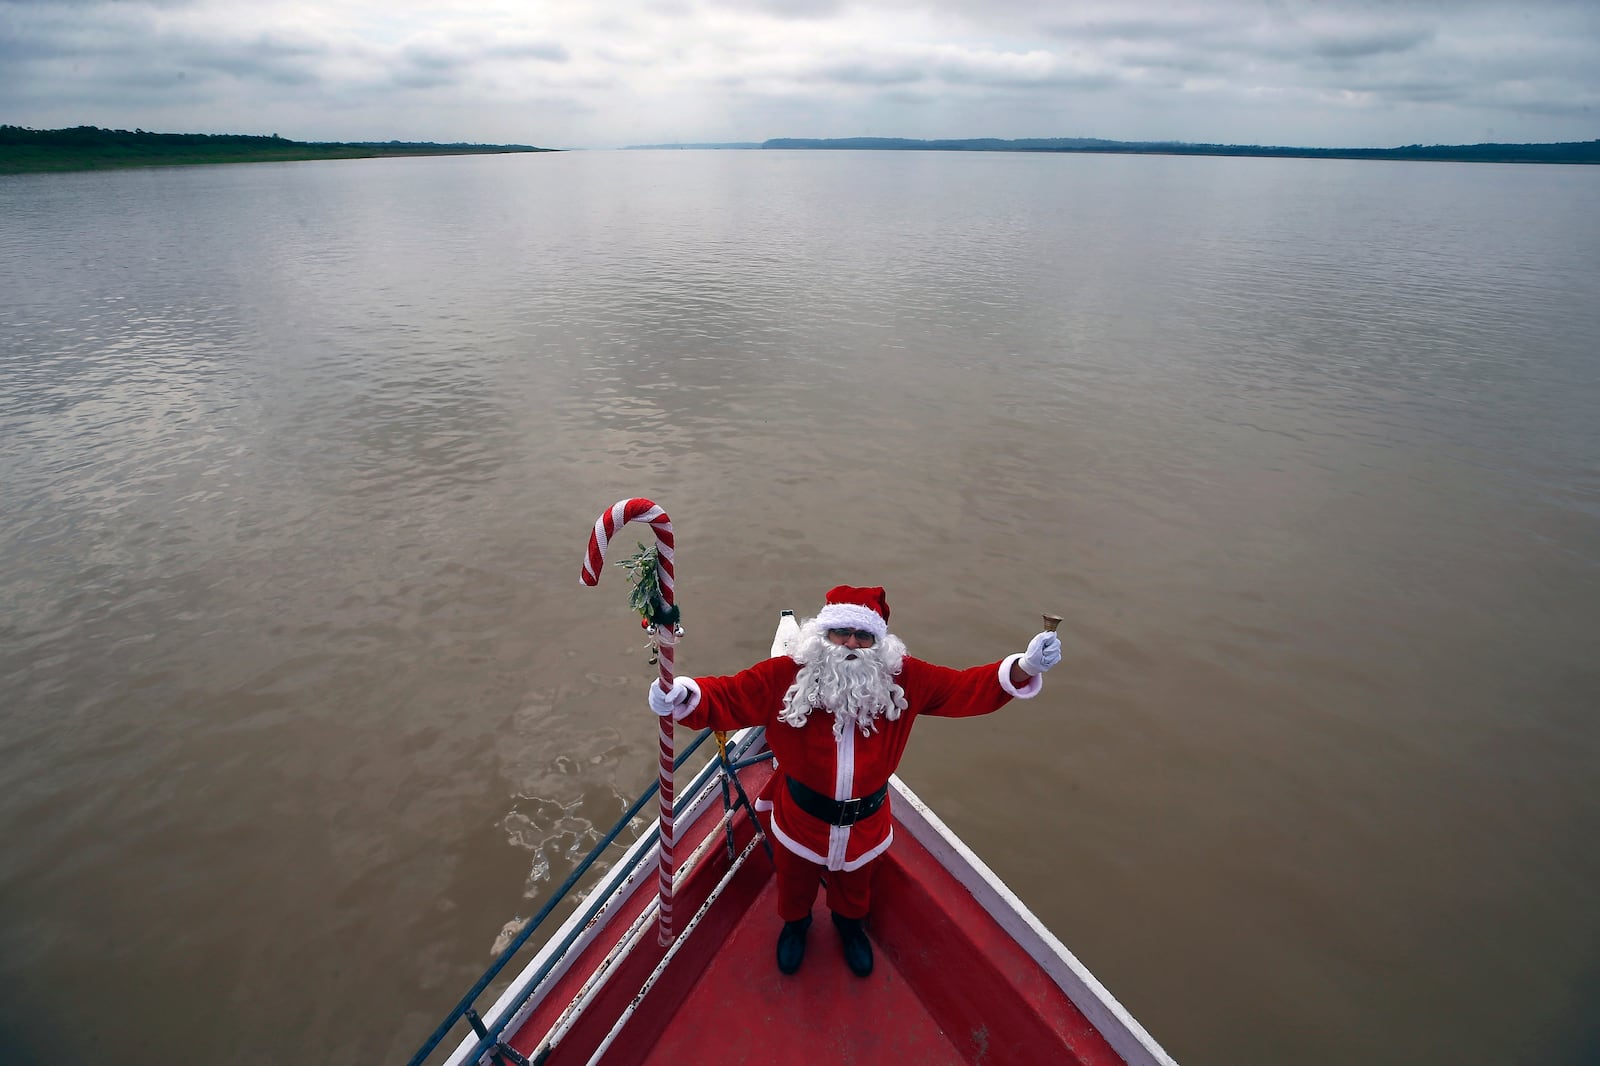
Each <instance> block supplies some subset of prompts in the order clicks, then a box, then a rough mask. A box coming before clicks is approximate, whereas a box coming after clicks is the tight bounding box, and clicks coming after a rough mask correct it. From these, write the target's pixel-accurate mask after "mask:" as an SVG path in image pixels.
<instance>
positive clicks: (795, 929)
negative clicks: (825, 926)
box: [778, 914, 811, 973]
mask: <svg viewBox="0 0 1600 1066" xmlns="http://www.w3.org/2000/svg"><path fill="white" fill-rule="evenodd" d="M810 928H811V915H809V914H808V915H806V916H805V917H804V918H801V919H800V920H799V921H798V922H784V923H783V932H781V933H779V934H778V969H780V970H782V971H783V972H784V973H794V972H795V971H796V970H798V969H799V968H800V964H801V963H802V962H804V961H805V959H806V930H808V929H810Z"/></svg>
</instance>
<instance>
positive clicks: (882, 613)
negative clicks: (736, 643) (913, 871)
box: [650, 585, 1061, 977]
mask: <svg viewBox="0 0 1600 1066" xmlns="http://www.w3.org/2000/svg"><path fill="white" fill-rule="evenodd" d="M1060 661H1061V642H1060V640H1058V639H1057V637H1056V635H1055V634H1054V633H1049V632H1045V633H1040V634H1039V635H1038V636H1036V637H1034V638H1033V640H1032V641H1030V642H1029V644H1028V649H1027V651H1025V652H1019V653H1017V654H1015V655H1008V656H1007V657H1006V658H1004V659H1002V660H1000V661H999V662H994V663H989V664H988V665H986V666H974V667H972V668H971V669H969V670H952V669H950V668H949V667H946V666H936V665H934V664H933V663H928V662H923V661H922V660H921V659H914V658H912V657H911V656H909V655H907V654H906V646H905V644H904V643H903V642H902V641H901V640H900V638H899V637H896V636H894V635H893V634H891V633H890V632H889V602H888V600H887V599H886V598H885V597H884V593H883V589H881V588H854V587H851V586H848V585H840V586H839V587H837V588H834V589H832V590H830V591H829V592H828V597H827V604H826V605H825V606H824V607H823V608H822V610H821V611H820V612H818V614H817V616H816V617H815V618H813V619H810V620H809V621H807V622H806V623H805V624H804V625H803V626H801V627H800V635H799V637H798V639H797V640H796V642H795V647H794V652H793V655H792V656H780V657H778V658H774V659H768V660H766V661H765V662H761V663H757V664H756V665H755V666H752V667H750V668H749V669H748V670H742V671H740V672H739V673H737V674H732V675H730V676H727V677H701V678H686V677H680V678H678V679H676V680H675V681H674V682H673V686H672V688H671V690H669V691H667V692H662V691H661V687H660V686H659V685H651V686H650V709H651V710H652V711H654V712H655V713H656V714H658V715H661V716H662V717H667V716H671V717H672V718H673V720H674V721H677V722H680V723H682V724H683V725H685V726H688V727H690V728H692V729H703V728H705V727H707V726H709V727H711V728H712V729H721V730H729V729H738V728H741V727H745V726H757V725H764V726H766V727H767V743H768V745H769V746H770V747H771V748H772V752H773V755H774V756H775V757H776V766H777V768H778V772H777V773H776V774H774V775H773V777H772V780H771V782H770V783H769V784H768V786H767V788H766V790H765V791H764V792H763V793H762V795H761V797H760V798H759V799H757V800H756V809H757V810H760V811H764V812H770V814H769V820H770V821H769V824H770V828H771V832H772V836H774V837H775V838H776V839H777V841H778V844H779V845H780V846H779V847H776V848H774V849H773V856H774V859H775V861H776V864H777V881H778V916H779V917H780V918H782V919H783V923H784V924H783V931H782V932H781V933H779V935H778V969H780V970H782V971H783V972H784V973H794V972H795V971H796V970H797V969H799V968H800V963H801V961H802V960H803V959H804V958H805V950H806V933H807V931H808V930H809V929H810V928H811V906H812V903H813V902H814V901H815V899H816V896H817V886H818V884H819V883H820V882H821V881H822V880H823V878H824V876H826V879H827V885H828V893H827V900H828V908H829V909H830V910H831V911H832V912H833V924H834V925H835V926H836V927H837V928H838V930H839V936H840V938H841V940H842V942H843V945H844V955H845V960H846V962H847V963H848V964H849V966H850V969H851V970H852V971H853V972H855V973H856V974H858V975H859V976H862V977H865V976H867V975H868V974H869V973H871V972H872V945H871V944H870V943H869V942H868V940H867V935H866V932H865V930H864V928H863V919H865V918H866V916H867V911H868V909H869V907H870V905H871V902H872V875H873V870H874V867H875V865H876V864H875V862H874V861H873V860H875V859H877V858H878V856H880V855H882V854H883V853H884V852H885V851H886V850H888V848H889V845H890V843H892V842H893V840H894V830H893V827H892V825H891V822H890V817H889V802H888V791H889V775H891V774H893V773H894V771H895V768H896V767H897V766H899V765H900V757H901V756H902V755H903V754H904V753H905V750H906V741H907V740H909V739H910V737H911V724H912V722H914V721H916V719H917V717H918V716H919V715H924V714H931V715H938V716H940V717H944V718H968V717H972V716H974V715H979V714H988V713H990V712H991V711H996V710H999V709H1000V708H1001V707H1003V706H1005V704H1007V703H1009V702H1010V701H1011V699H1012V697H1014V696H1015V697H1020V698H1022V699H1030V698H1032V697H1033V696H1036V695H1038V693H1039V689H1040V687H1041V684H1042V682H1041V680H1040V676H1039V675H1041V674H1043V673H1044V672H1045V671H1046V670H1048V669H1050V667H1052V666H1054V665H1055V664H1056V663H1058V662H1060Z"/></svg>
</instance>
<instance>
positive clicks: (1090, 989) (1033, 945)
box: [889, 774, 1177, 1066]
mask: <svg viewBox="0 0 1600 1066" xmlns="http://www.w3.org/2000/svg"><path fill="white" fill-rule="evenodd" d="M889 786H890V788H891V789H892V790H893V792H894V798H893V800H892V802H893V804H894V816H895V819H896V820H897V821H898V822H899V825H900V827H901V828H903V829H905V830H906V832H908V833H910V834H911V835H912V837H914V838H915V839H916V840H917V842H918V843H920V844H921V845H922V846H923V847H925V848H927V849H928V851H929V852H930V853H931V854H932V855H933V857H934V858H935V859H937V860H938V861H939V862H940V863H941V864H942V865H943V866H944V867H945V868H946V869H947V870H949V871H950V873H951V874H952V875H954V876H955V878H956V880H957V881H959V882H960V883H961V885H962V886H963V887H964V888H966V890H967V891H968V892H970V893H972V896H973V898H974V899H976V900H977V901H978V903H979V904H980V905H982V907H983V909H984V910H986V911H988V912H989V913H990V914H992V915H994V919H995V921H997V922H999V923H1000V927H1001V928H1002V929H1004V930H1005V931H1006V932H1007V933H1009V934H1010V935H1011V938H1012V939H1013V940H1015V941H1016V942H1017V944H1018V945H1019V946H1020V947H1021V948H1022V949H1023V950H1024V951H1026V952H1027V953H1028V954H1029V955H1030V956H1031V957H1032V958H1033V960H1034V961H1035V962H1037V963H1038V964H1039V966H1040V967H1041V968H1042V969H1043V970H1044V971H1045V972H1046V973H1047V974H1049V975H1050V979H1051V980H1053V981H1054V982H1055V983H1056V984H1057V985H1058V986H1059V987H1060V988H1061V990H1062V991H1063V992H1065V993H1066V995H1067V998H1068V999H1070V1000H1072V1003H1073V1005H1074V1006H1076V1007H1077V1008H1078V1010H1080V1011H1082V1012H1083V1015H1084V1017H1085V1018H1088V1019H1089V1022H1090V1023H1091V1024H1092V1025H1093V1026H1094V1027H1095V1028H1096V1029H1098V1030H1099V1031H1100V1035H1101V1036H1104V1037H1105V1038H1106V1043H1108V1044H1110V1045H1111V1047H1112V1050H1114V1051H1115V1052H1116V1053H1117V1054H1118V1055H1121V1056H1122V1059H1123V1061H1124V1062H1126V1063H1127V1064H1128V1066H1177V1063H1176V1062H1175V1061H1174V1060H1173V1058H1172V1056H1170V1055H1168V1054H1167V1053H1166V1051H1164V1050H1163V1049H1162V1047H1161V1045H1160V1044H1158V1043H1156V1041H1155V1038H1154V1037H1152V1036H1151V1035H1150V1034H1149V1033H1148V1032H1146V1031H1145V1028H1144V1026H1142V1025H1140V1024H1139V1022H1138V1020H1137V1019H1135V1018H1134V1016H1133V1015H1132V1014H1130V1013H1129V1012H1128V1010H1127V1008H1125V1007H1124V1006H1123V1005H1122V1004H1121V1003H1118V1002H1117V999H1116V997H1115V996H1113V995H1112V994H1111V993H1110V992H1109V991H1108V990H1107V989H1106V987H1105V986H1104V985H1102V984H1101V983H1100V982H1099V981H1098V980H1096V979H1095V976H1094V974H1092V973H1090V972H1089V969H1088V967H1086V966H1084V964H1083V963H1081V962H1079V961H1078V958H1077V956H1075V955H1074V954H1072V952H1070V951H1068V950H1067V946H1066V945H1065V944H1063V943H1062V942H1061V941H1060V940H1059V939H1057V938H1056V936H1055V935H1054V934H1053V933H1051V932H1050V930H1049V929H1047V928H1045V926H1044V923H1043V922H1041V921H1039V919H1038V918H1037V917H1035V915H1034V913H1033V912H1032V911H1031V910H1029V909H1028V905H1027V904H1026V903H1023V902H1022V900H1021V899H1020V898H1019V897H1018V896H1017V894H1016V893H1015V892H1013V891H1011V889H1009V888H1007V887H1006V884H1005V882H1004V881H1001V880H1000V878H999V877H997V876H996V875H995V873H994V871H993V870H991V869H989V867H988V866H987V865H985V863H984V861H983V860H982V859H980V858H978V856H977V854H976V853H974V852H973V850H972V849H971V848H969V847H967V845H966V844H964V843H962V841H961V838H960V837H958V836H956V835H955V833H953V832H952V831H951V830H950V827H949V826H947V825H945V824H944V822H943V821H941V820H940V819H939V816H938V815H936V814H934V813H933V810H932V809H931V808H930V807H929V806H928V805H927V804H926V803H923V802H922V800H921V799H920V798H919V797H918V796H917V794H916V793H915V792H913V791H911V789H910V788H909V787H908V786H907V785H906V783H905V782H904V781H902V780H901V779H900V775H898V774H895V775H893V776H891V777H890V778H889Z"/></svg>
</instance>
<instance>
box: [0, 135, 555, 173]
mask: <svg viewBox="0 0 1600 1066" xmlns="http://www.w3.org/2000/svg"><path fill="white" fill-rule="evenodd" d="M555 150H556V149H553V148H535V147H533V146H532V145H526V144H459V143H458V144H433V143H431V142H414V141H330V142H320V141H291V140H286V139H284V138H282V137H279V136H277V135H276V134H273V135H272V136H270V137H259V136H251V135H248V134H208V133H149V132H146V131H145V130H134V131H131V132H130V131H128V130H103V129H100V128H98V127H96V126H78V127H75V128H73V129H65V130H30V129H25V128H23V127H21V126H0V174H42V173H56V172H63V173H64V172H68V171H79V170H120V169H125V168H128V167H171V166H203V165H208V164H214V163H288V162H304V161H308V160H316V159H378V158H388V157H396V156H438V155H501V154H506V153H512V152H553V151H555Z"/></svg>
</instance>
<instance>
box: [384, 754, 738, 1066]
mask: <svg viewBox="0 0 1600 1066" xmlns="http://www.w3.org/2000/svg"><path fill="white" fill-rule="evenodd" d="M711 735H712V731H711V730H709V729H707V730H703V731H701V732H700V733H699V735H697V736H696V737H695V738H694V740H693V741H692V742H691V743H690V744H689V746H688V747H687V748H686V749H685V750H684V751H683V752H681V753H680V754H679V755H678V756H677V758H676V759H674V760H673V769H675V770H676V769H678V768H680V767H682V766H683V764H684V763H685V762H687V761H688V760H689V758H690V757H691V756H693V755H694V753H695V752H696V751H697V750H698V749H699V747H700V745H701V744H703V743H705V740H706V738H707V737H709V736H711ZM764 736H765V731H764V730H761V729H752V730H748V731H746V732H745V733H744V734H743V735H741V736H740V737H739V739H738V740H737V742H735V743H734V744H731V745H729V747H728V750H727V762H726V763H724V762H723V760H722V759H713V760H711V761H710V762H708V763H707V764H706V765H705V767H704V768H703V769H701V770H700V771H699V773H698V774H696V776H695V779H694V782H693V783H692V784H691V785H690V787H689V788H688V789H685V790H683V791H684V793H685V794H686V795H694V794H695V793H697V792H699V791H700V790H701V789H702V788H704V787H705V786H707V785H708V784H709V783H710V781H711V779H712V777H713V776H714V775H716V774H717V773H718V772H719V770H720V769H721V768H722V767H724V766H728V767H730V768H732V769H737V768H739V767H742V766H747V765H749V764H750V763H752V762H757V761H760V758H766V757H768V756H766V755H762V756H760V758H756V759H743V761H741V759H742V757H743V756H746V755H748V754H749V753H750V751H751V749H752V748H755V747H757V746H758V745H759V744H760V743H761V741H762V740H763V739H764ZM660 787H661V786H660V782H659V781H657V782H654V783H652V784H651V785H650V787H648V788H646V789H645V790H644V792H643V794H641V795H640V796H639V798H638V799H636V800H634V802H633V803H632V804H631V805H630V806H629V807H628V809H627V810H626V811H624V812H623V814H622V817H621V818H619V819H618V820H617V824H616V825H614V826H612V827H611V829H610V830H609V831H608V832H607V833H606V834H605V835H604V836H603V837H601V838H600V841H599V842H598V843H597V844H595V846H594V848H593V849H592V850H591V851H590V852H589V854H588V855H586V856H584V858H583V860H582V861H581V862H579V863H578V865H577V866H575V867H574V868H573V870H572V872H571V873H570V874H568V875H567V878H566V880H565V881H563V882H562V883H561V886H560V887H559V888H557V889H556V891H555V893H554V894H553V895H552V896H551V897H550V898H549V899H548V900H546V901H545V903H544V905H543V906H542V907H540V908H539V910H538V912H537V913H536V914H535V915H534V916H533V918H531V919H529V921H528V924H527V925H526V926H524V927H523V928H522V931H521V932H519V933H518V934H517V935H516V937H515V938H514V939H513V940H512V941H511V943H510V944H508V945H507V946H506V947H505V949H504V950H503V951H502V952H501V953H500V955H499V956H498V957H496V959H495V960H494V962H493V963H491V964H490V966H489V968H488V969H487V970H485V971H484V974H483V976H482V977H480V978H478V980H477V981H476V982H475V983H474V984H473V986H472V988H471V989H469V990H468V991H467V993H466V995H464V996H462V997H461V1001H460V1002H459V1003H457V1004H456V1006H455V1009H453V1010H452V1011H451V1012H450V1013H449V1014H448V1015H447V1016H446V1017H445V1019H444V1020H443V1021H442V1022H440V1023H439V1025H438V1027H437V1028H435V1029H434V1031H433V1033H432V1034H431V1035H429V1037H428V1039H427V1040H425V1041H424V1042H423V1044H422V1046H421V1047H420V1048H418V1049H417V1052H416V1054H414V1055H412V1056H411V1058H410V1060H409V1061H408V1062H407V1064H406V1066H421V1064H422V1063H423V1062H424V1061H425V1060H426V1059H427V1058H428V1056H429V1055H431V1054H432V1053H433V1052H434V1051H435V1050H436V1049H437V1048H438V1047H439V1045H440V1044H441V1043H442V1042H443V1041H444V1039H445V1038H446V1037H447V1036H449V1035H450V1031H451V1030H452V1029H454V1028H455V1027H456V1023H458V1022H460V1021H462V1020H466V1021H467V1023H468V1024H469V1025H470V1026H471V1027H472V1030H473V1032H474V1033H476V1034H477V1036H478V1044H477V1046H476V1047H475V1048H474V1049H473V1051H472V1052H471V1053H470V1054H469V1055H468V1056H467V1057H466V1059H465V1060H464V1061H466V1062H477V1061H479V1060H480V1059H481V1058H482V1056H484V1055H486V1054H488V1053H490V1052H491V1051H498V1052H499V1053H501V1054H503V1055H506V1056H507V1057H508V1058H510V1059H512V1061H518V1060H521V1058H522V1056H520V1055H518V1054H517V1053H516V1052H514V1051H511V1049H510V1048H508V1047H506V1046H505V1045H503V1044H502V1043H501V1041H500V1037H501V1034H502V1033H503V1032H504V1031H505V1029H506V1026H507V1025H508V1024H509V1023H510V1022H511V1020H512V1019H513V1018H514V1017H516V1015H517V1010H518V1008H520V1006H521V1005H522V1002H523V1001H525V1000H526V998H527V997H530V996H532V995H533V994H534V993H535V992H536V991H537V990H538V988H539V986H540V984H541V983H542V982H543V981H544V979H545V978H546V977H547V976H549V974H550V972H551V971H552V970H553V969H554V968H555V967H556V966H557V965H558V964H559V963H560V962H561V960H562V958H563V956H564V955H565V954H566V952H567V951H568V950H569V949H570V948H571V947H572V945H573V943H574V942H575V941H576V940H577V939H578V937H579V936H580V935H581V934H582V932H583V929H584V928H585V926H587V924H588V923H589V921H590V920H592V919H593V918H594V916H595V915H597V914H598V913H599V912H600V910H601V909H602V908H604V907H605V905H606V904H607V902H608V897H607V894H606V893H604V892H597V893H595V899H594V901H593V903H591V904H590V907H589V911H588V913H586V914H585V915H584V917H583V920H582V921H581V922H579V923H577V924H576V925H575V926H574V927H573V929H572V931H571V932H570V933H569V934H568V936H567V937H566V938H565V939H564V940H563V941H562V943H561V944H559V945H558V946H557V947H556V949H555V950H554V951H553V952H552V953H551V955H550V957H549V958H548V959H546V960H545V963H544V965H543V966H542V967H540V969H539V972H538V973H536V974H535V975H534V976H533V978H532V979H531V980H530V981H528V982H527V984H526V986H525V987H524V990H523V995H522V997H521V999H519V1001H518V1002H517V1003H516V1004H513V1005H512V1007H511V1009H509V1010H504V1011H502V1012H501V1013H500V1015H499V1017H497V1018H496V1019H494V1020H493V1021H492V1022H491V1023H490V1024H485V1023H484V1021H483V1020H482V1018H481V1017H480V1016H479V1014H478V1011H477V1010H476V1009H475V1006H474V1005H475V1004H476V1003H477V1000H478V997H479V996H481V995H483V993H484V991H485V990H486V989H487V988H488V987H489V985H490V984H491V983H492V982H493V981H494V979H495V978H496V977H497V976H498V975H499V974H500V971H502V970H503V969H505V966H506V963H508V962H510V961H511V960H512V959H513V958H514V957H515V956H516V955H517V953H518V952H520V951H521V950H522V948H523V947H524V946H525V945H526V944H527V942H528V941H529V940H530V939H531V938H532V936H533V934H534V933H535V932H537V931H538V929H539V927H540V926H541V925H542V924H543V923H544V921H545V919H546V918H548V917H549V916H550V915H551V913H552V912H554V910H555V909H556V907H557V906H558V905H559V904H560V903H561V901H562V900H564V899H566V897H567V895H568V893H570V892H571V891H572V889H573V888H574V886H576V885H577V883H578V881H579V880H580V879H581V878H582V877H583V875H584V874H585V873H587V872H588V871H589V868H590V867H592V866H593V865H594V864H595V862H596V861H597V860H598V859H599V858H600V856H601V855H602V854H604V852H605V850H606V849H607V848H608V847H610V846H611V845H612V844H613V843H614V842H615V841H616V839H617V838H618V837H619V836H621V835H622V832H623V830H625V829H626V828H627V827H628V825H629V824H630V823H631V822H632V821H633V819H634V818H636V817H637V816H638V814H639V812H640V811H641V810H643V809H644V808H645V806H646V805H647V804H648V803H649V802H650V801H651V799H653V798H654V797H655V795H656V793H657V791H658V790H659V789H660ZM660 832H661V829H660V826H659V825H652V826H651V827H650V828H649V829H648V830H646V831H645V833H644V834H643V835H642V836H641V839H643V840H645V841H649V842H652V843H646V845H645V846H644V847H643V848H637V849H636V850H634V851H632V852H631V853H630V856H629V857H628V858H626V859H625V860H624V862H623V863H622V864H621V865H620V866H619V867H616V868H614V869H613V870H612V876H613V877H620V876H625V875H626V874H627V873H628V872H630V871H631V870H632V868H633V867H635V866H637V865H638V863H639V862H640V860H641V859H642V858H643V857H644V856H645V855H648V854H649V853H650V850H651V847H652V846H653V840H654V839H655V838H657V837H659V836H660Z"/></svg>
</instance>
